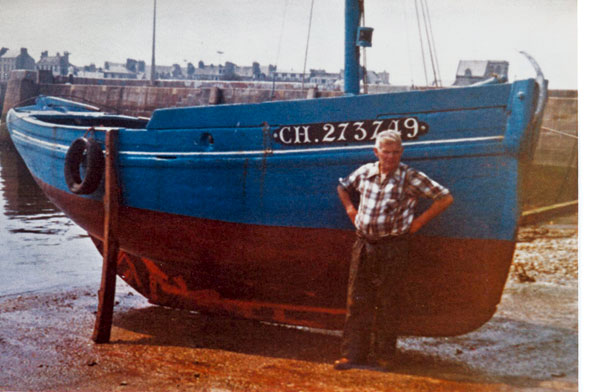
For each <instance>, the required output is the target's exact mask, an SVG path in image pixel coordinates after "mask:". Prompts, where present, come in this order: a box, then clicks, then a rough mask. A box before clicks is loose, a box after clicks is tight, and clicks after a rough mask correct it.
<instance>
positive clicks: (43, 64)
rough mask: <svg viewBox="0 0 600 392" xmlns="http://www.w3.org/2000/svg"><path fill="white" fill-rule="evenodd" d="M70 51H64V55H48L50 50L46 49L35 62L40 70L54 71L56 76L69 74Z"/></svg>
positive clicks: (53, 73)
mask: <svg viewBox="0 0 600 392" xmlns="http://www.w3.org/2000/svg"><path fill="white" fill-rule="evenodd" d="M70 66H71V64H70V63H69V52H64V53H63V54H62V55H61V54H60V53H56V56H48V51H47V50H45V51H43V52H42V55H41V56H40V61H38V62H37V63H36V64H35V68H36V69H38V70H49V71H52V75H54V76H60V75H62V76H67V75H68V74H69V67H70Z"/></svg>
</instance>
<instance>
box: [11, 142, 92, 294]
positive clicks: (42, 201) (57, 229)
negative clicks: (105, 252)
mask: <svg viewBox="0 0 600 392" xmlns="http://www.w3.org/2000/svg"><path fill="white" fill-rule="evenodd" d="M101 270H102V257H101V256H100V254H99V253H98V251H97V250H96V248H95V247H94V245H93V244H92V241H91V240H90V239H89V237H88V236H87V233H86V232H85V231H84V230H82V229H81V228H80V227H79V226H77V225H76V224H74V223H73V222H72V221H71V220H70V219H69V218H68V217H66V216H65V215H64V214H63V213H62V212H61V211H60V210H58V209H57V208H56V207H55V206H54V205H53V204H52V203H51V202H50V201H48V199H46V197H45V196H44V194H43V193H42V191H41V190H40V188H39V187H38V186H37V184H36V183H35V181H34V180H33V178H32V177H31V175H30V174H29V171H28V170H27V167H26V166H25V164H24V163H23V161H22V160H21V158H20V157H19V155H18V154H17V152H16V151H15V149H14V148H13V147H12V146H11V145H1V144H0V271H1V272H0V297H4V296H10V295H18V294H24V293H30V292H36V291H47V290H49V289H55V288H71V287H76V286H82V285H89V284H92V285H99V284H100V276H101Z"/></svg>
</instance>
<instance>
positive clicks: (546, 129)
mask: <svg viewBox="0 0 600 392" xmlns="http://www.w3.org/2000/svg"><path fill="white" fill-rule="evenodd" d="M542 129H543V130H544V131H548V132H552V133H556V134H559V135H563V136H567V137H571V138H573V139H579V137H578V136H577V135H574V134H572V133H567V132H563V131H558V130H556V129H552V128H548V127H542Z"/></svg>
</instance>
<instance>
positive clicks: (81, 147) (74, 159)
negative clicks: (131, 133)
mask: <svg viewBox="0 0 600 392" xmlns="http://www.w3.org/2000/svg"><path fill="white" fill-rule="evenodd" d="M84 161H85V162H84ZM82 164H83V165H84V167H85V176H84V178H83V179H82V178H81V175H80V166H81V165H82ZM103 173H104V153H103V152H102V147H100V144H99V143H98V142H97V141H95V140H93V139H88V138H85V137H80V138H77V139H75V140H74V141H73V143H71V146H70V147H69V149H68V150H67V156H66V157H65V182H66V183H67V186H68V187H69V189H70V190H71V192H73V193H75V194H78V195H89V194H90V193H92V192H94V191H95V190H96V189H98V185H100V181H101V180H102V175H103Z"/></svg>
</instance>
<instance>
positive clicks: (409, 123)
mask: <svg viewBox="0 0 600 392" xmlns="http://www.w3.org/2000/svg"><path fill="white" fill-rule="evenodd" d="M404 127H405V128H408V129H410V130H411V131H410V132H408V133H407V134H406V137H407V138H409V139H413V138H415V137H417V135H418V134H419V122H418V121H417V119H415V118H413V117H409V118H407V119H405V120H404Z"/></svg>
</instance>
